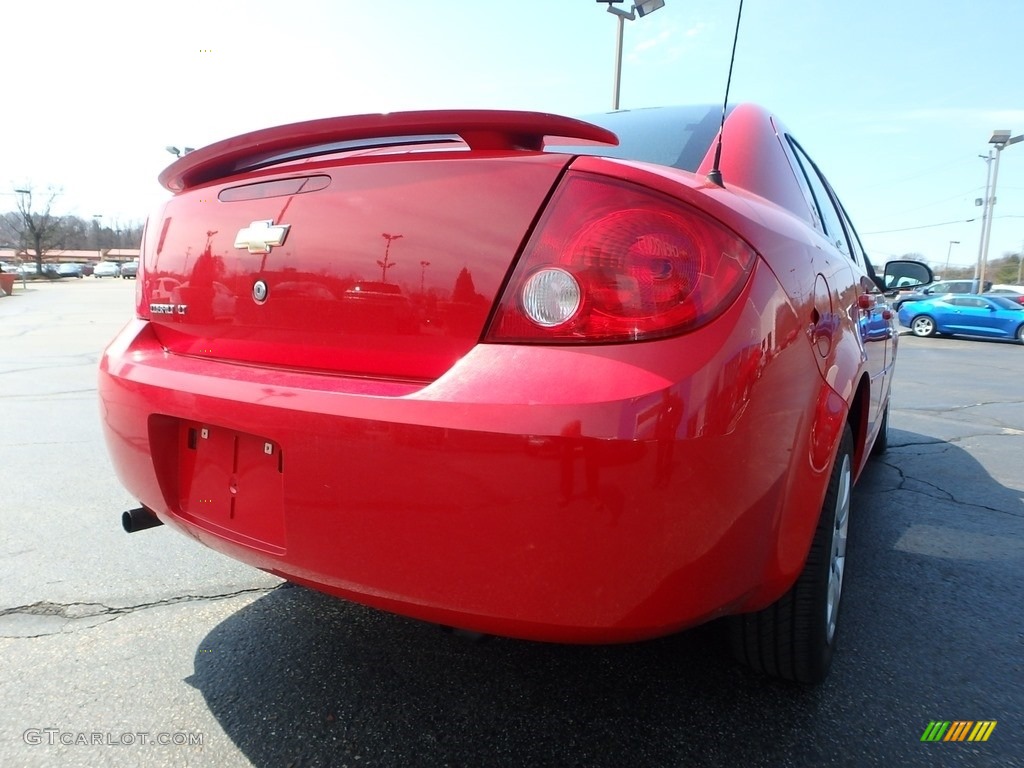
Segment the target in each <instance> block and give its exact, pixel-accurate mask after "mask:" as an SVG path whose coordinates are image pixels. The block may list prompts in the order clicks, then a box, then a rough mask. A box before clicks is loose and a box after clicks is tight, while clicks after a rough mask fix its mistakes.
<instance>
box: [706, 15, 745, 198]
mask: <svg viewBox="0 0 1024 768" xmlns="http://www.w3.org/2000/svg"><path fill="white" fill-rule="evenodd" d="M742 16H743V0H740V9H739V11H738V12H737V13H736V33H735V34H734V35H733V38H732V56H731V57H730V58H729V77H728V79H726V81H725V101H724V102H722V125H721V127H719V129H718V144H717V145H716V146H715V162H714V163H713V164H712V166H711V170H710V171H708V181H710V182H711V183H712V184H717V185H718V186H720V187H724V186H725V184H723V183H722V171H721V170H720V169H719V168H718V164H719V163H720V162H721V161H722V133H723V131H725V110H726V107H728V106H729V86H730V85H732V65H733V62H735V61H736V41H737V40H739V39H740V18H741V17H742Z"/></svg>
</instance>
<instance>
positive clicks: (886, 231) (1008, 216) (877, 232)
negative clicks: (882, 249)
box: [861, 213, 1024, 235]
mask: <svg viewBox="0 0 1024 768" xmlns="http://www.w3.org/2000/svg"><path fill="white" fill-rule="evenodd" d="M992 218H993V219H1024V215H1018V214H1013V213H1006V214H1003V215H1002V216H993V217H992ZM972 221H977V219H956V220H955V221H940V222H939V223H938V224H922V225H921V226H919V227H903V228H902V229H879V230H875V231H874V232H862V233H861V234H862V235H888V234H890V233H892V232H910V231H912V230H915V229H932V228H933V227H948V226H949V225H950V224H970V223H971V222H972Z"/></svg>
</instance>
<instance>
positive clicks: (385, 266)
mask: <svg viewBox="0 0 1024 768" xmlns="http://www.w3.org/2000/svg"><path fill="white" fill-rule="evenodd" d="M380 236H381V237H383V238H384V239H385V240H387V244H386V245H385V246H384V260H383V261H381V260H380V259H377V266H378V267H380V281H381V282H382V283H386V282H387V281H388V270H389V269H391V268H392V267H393V266H395V262H393V261H389V260H388V256H389V255H390V254H391V241H392V240H401V239H402V238H403V237H405V235H389V234H388V233H387V232H382V233H381V235H380Z"/></svg>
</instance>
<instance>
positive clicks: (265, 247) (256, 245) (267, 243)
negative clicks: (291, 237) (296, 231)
mask: <svg viewBox="0 0 1024 768" xmlns="http://www.w3.org/2000/svg"><path fill="white" fill-rule="evenodd" d="M290 226H291V224H277V225H275V224H274V220H273V219H267V220H266V221H254V222H253V223H252V224H250V225H249V226H248V227H243V228H242V229H240V230H238V234H237V235H235V248H246V249H248V251H249V253H270V249H271V248H273V247H274V246H275V245H284V239H285V238H286V237H287V236H288V228H289V227H290Z"/></svg>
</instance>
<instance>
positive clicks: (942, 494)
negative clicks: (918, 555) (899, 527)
mask: <svg viewBox="0 0 1024 768" xmlns="http://www.w3.org/2000/svg"><path fill="white" fill-rule="evenodd" d="M942 442H952V440H945V441H942ZM908 445H909V444H908ZM919 445H935V443H919ZM893 447H896V446H893ZM899 447H901V448H902V447H904V446H899ZM880 463H881V464H883V465H884V466H886V467H889V469H892V470H894V471H895V472H896V474H897V475H899V478H900V481H899V483H898V484H897V485H896V490H897V491H906V492H907V493H916V494H919V495H921V496H925V497H926V498H929V499H938V500H940V501H949V502H952V503H954V504H958V505H961V506H964V507H971V508H973V509H983V510H985V511H987V512H997V513H999V514H1001V515H1009V516H1010V517H1024V515H1021V514H1019V513H1017V512H1013V511H1011V510H1007V509H1000V508H999V507H990V506H988V505H986V504H978V503H976V502H973V501H965V500H963V499H960V498H958V497H957V496H956V495H955V494H953V493H951V492H950V491H947V490H946V489H945V488H943V487H941V486H939V485H936V484H935V483H930V482H928V481H927V480H922V479H921V478H920V477H916V476H914V475H908V474H907V473H906V472H904V471H903V469H901V468H900V467H898V466H897V465H895V464H892V463H890V462H888V461H885V460H884V459H883V460H881V461H880ZM909 481H912V482H915V483H920V484H921V485H924V486H927V487H928V488H932V489H934V490H935V491H936V492H937V493H927V492H926V491H924V490H922V489H919V488H908V487H907V482H909Z"/></svg>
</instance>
